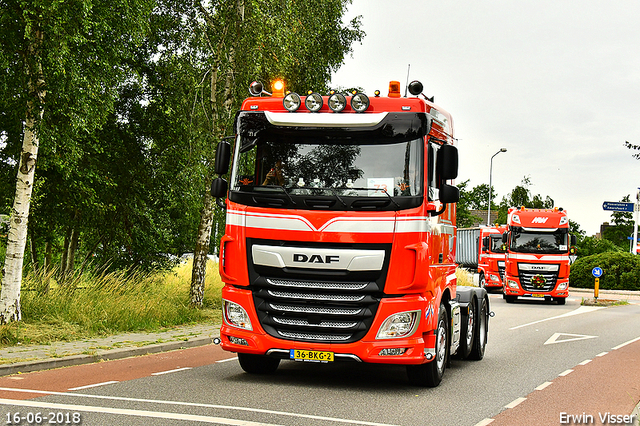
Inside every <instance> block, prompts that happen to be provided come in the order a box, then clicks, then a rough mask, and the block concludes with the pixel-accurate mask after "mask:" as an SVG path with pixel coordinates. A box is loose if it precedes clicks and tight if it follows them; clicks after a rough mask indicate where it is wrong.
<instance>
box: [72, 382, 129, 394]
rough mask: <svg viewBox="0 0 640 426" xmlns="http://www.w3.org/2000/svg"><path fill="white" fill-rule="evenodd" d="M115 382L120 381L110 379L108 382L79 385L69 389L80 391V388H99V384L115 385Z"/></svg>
mask: <svg viewBox="0 0 640 426" xmlns="http://www.w3.org/2000/svg"><path fill="white" fill-rule="evenodd" d="M114 383H118V381H117V380H110V381H108V382H102V383H94V384H92V385H85V386H78V387H77V388H69V390H70V391H78V390H84V389H91V388H97V387H99V386H106V385H113V384H114Z"/></svg>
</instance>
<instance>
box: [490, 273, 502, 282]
mask: <svg viewBox="0 0 640 426" xmlns="http://www.w3.org/2000/svg"><path fill="white" fill-rule="evenodd" d="M489 278H491V281H500V277H499V276H497V275H493V274H489Z"/></svg>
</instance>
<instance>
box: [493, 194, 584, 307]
mask: <svg viewBox="0 0 640 426" xmlns="http://www.w3.org/2000/svg"><path fill="white" fill-rule="evenodd" d="M507 225H508V230H507V232H505V233H504V234H503V242H505V243H506V245H507V252H506V260H505V263H506V268H505V284H504V292H503V297H504V298H505V300H506V301H507V302H508V303H512V302H514V301H516V300H517V299H518V297H525V298H538V299H545V300H547V301H551V300H554V301H556V302H557V303H558V304H560V305H563V304H564V303H565V302H566V298H567V297H568V296H569V272H570V261H569V251H570V246H572V245H574V244H575V241H576V239H575V236H573V235H571V234H569V217H568V216H567V212H566V211H565V210H563V209H562V208H557V207H556V208H553V209H527V208H524V207H521V208H513V207H512V208H510V209H509V214H508V218H507Z"/></svg>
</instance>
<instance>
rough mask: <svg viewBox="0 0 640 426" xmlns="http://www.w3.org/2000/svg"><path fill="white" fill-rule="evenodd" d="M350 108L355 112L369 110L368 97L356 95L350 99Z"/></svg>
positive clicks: (362, 94)
mask: <svg viewBox="0 0 640 426" xmlns="http://www.w3.org/2000/svg"><path fill="white" fill-rule="evenodd" d="M351 108H353V110H354V111H355V112H365V111H366V110H367V108H369V97H368V96H367V95H365V94H364V93H356V94H355V95H353V96H352V97H351Z"/></svg>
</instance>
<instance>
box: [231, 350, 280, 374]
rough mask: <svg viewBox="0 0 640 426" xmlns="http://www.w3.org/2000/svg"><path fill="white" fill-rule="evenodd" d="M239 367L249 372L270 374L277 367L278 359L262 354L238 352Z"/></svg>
mask: <svg viewBox="0 0 640 426" xmlns="http://www.w3.org/2000/svg"><path fill="white" fill-rule="evenodd" d="M238 361H239V362H240V367H242V369H243V370H244V371H246V372H247V373H250V374H271V373H274V372H275V371H276V370H277V369H278V365H279V364H280V359H278V358H271V357H268V356H264V355H254V354H243V353H238Z"/></svg>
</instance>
